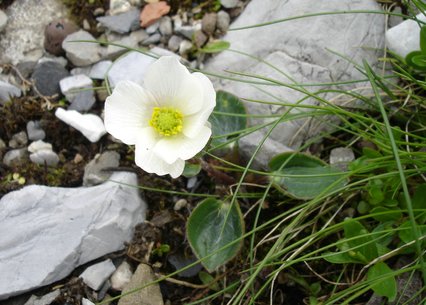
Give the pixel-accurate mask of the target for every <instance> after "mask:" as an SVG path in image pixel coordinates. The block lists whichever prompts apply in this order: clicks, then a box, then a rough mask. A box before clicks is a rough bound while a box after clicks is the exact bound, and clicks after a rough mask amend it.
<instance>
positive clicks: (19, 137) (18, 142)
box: [9, 131, 28, 148]
mask: <svg viewBox="0 0 426 305" xmlns="http://www.w3.org/2000/svg"><path fill="white" fill-rule="evenodd" d="M27 143H28V137H27V133H26V132H25V131H21V132H18V133H16V134H14V135H13V136H12V139H11V140H10V141H9V147H11V148H21V147H24V146H25V145H26V144H27Z"/></svg>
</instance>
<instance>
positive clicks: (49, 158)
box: [30, 149, 59, 167]
mask: <svg viewBox="0 0 426 305" xmlns="http://www.w3.org/2000/svg"><path fill="white" fill-rule="evenodd" d="M30 160H31V162H33V163H35V164H40V165H47V166H52V167H56V166H57V165H58V163H59V156H58V155H57V154H56V153H55V152H54V151H52V150H47V149H46V150H39V151H37V152H35V153H32V154H30Z"/></svg>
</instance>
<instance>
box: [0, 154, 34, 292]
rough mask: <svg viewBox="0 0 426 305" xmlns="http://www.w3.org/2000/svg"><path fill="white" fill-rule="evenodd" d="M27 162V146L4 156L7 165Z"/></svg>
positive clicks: (18, 164)
mask: <svg viewBox="0 0 426 305" xmlns="http://www.w3.org/2000/svg"><path fill="white" fill-rule="evenodd" d="M27 162H28V151H27V149H26V148H18V149H12V150H9V151H8V152H7V153H5V154H4V157H3V163H4V164H5V165H7V166H20V165H23V164H25V163H27ZM0 299H1V297H0Z"/></svg>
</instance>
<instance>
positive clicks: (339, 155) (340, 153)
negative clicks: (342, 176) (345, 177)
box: [330, 147, 355, 171]
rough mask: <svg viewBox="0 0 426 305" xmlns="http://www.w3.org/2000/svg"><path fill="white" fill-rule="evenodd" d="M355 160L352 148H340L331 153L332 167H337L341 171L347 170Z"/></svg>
mask: <svg viewBox="0 0 426 305" xmlns="http://www.w3.org/2000/svg"><path fill="white" fill-rule="evenodd" d="M353 160H355V155H354V152H353V151H352V149H350V148H346V147H338V148H333V149H332V150H331V151H330V165H333V166H336V167H338V168H340V169H341V170H344V171H345V170H347V168H348V164H349V163H350V162H352V161H353Z"/></svg>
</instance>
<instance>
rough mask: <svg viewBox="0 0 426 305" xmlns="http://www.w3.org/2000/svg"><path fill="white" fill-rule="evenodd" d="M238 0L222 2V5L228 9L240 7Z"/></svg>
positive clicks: (222, 0)
mask: <svg viewBox="0 0 426 305" xmlns="http://www.w3.org/2000/svg"><path fill="white" fill-rule="evenodd" d="M238 2H239V1H238V0H220V4H222V6H223V7H226V8H234V7H236V6H237V5H238Z"/></svg>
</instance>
